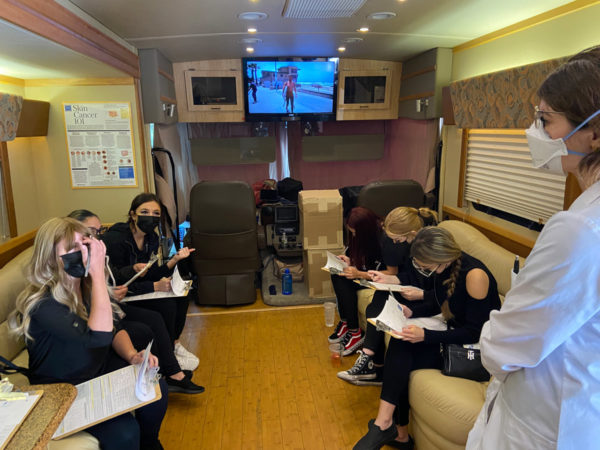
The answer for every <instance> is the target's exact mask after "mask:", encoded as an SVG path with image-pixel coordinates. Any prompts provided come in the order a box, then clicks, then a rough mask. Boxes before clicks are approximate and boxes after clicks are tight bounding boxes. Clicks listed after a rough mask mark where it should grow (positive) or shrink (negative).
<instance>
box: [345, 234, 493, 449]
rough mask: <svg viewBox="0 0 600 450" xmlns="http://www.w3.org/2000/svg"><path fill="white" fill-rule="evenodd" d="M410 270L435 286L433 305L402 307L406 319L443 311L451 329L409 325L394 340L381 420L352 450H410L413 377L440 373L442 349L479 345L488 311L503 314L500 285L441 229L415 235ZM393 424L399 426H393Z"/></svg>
mask: <svg viewBox="0 0 600 450" xmlns="http://www.w3.org/2000/svg"><path fill="white" fill-rule="evenodd" d="M410 255H411V264H412V265H414V267H415V269H416V270H417V271H418V272H419V273H421V274H422V275H423V276H424V277H426V278H431V279H432V282H433V292H432V296H431V298H430V299H428V300H425V301H423V302H419V303H416V302H413V303H411V305H410V307H408V306H406V305H402V309H403V312H404V315H405V316H406V317H407V318H409V317H429V316H434V315H436V314H438V313H440V311H441V312H442V314H443V316H444V318H445V319H446V321H447V324H448V329H447V330H444V331H441V330H432V329H427V328H422V327H419V326H416V325H409V326H407V327H404V328H403V329H402V330H395V332H394V334H395V337H396V338H395V339H390V343H389V346H388V349H387V353H386V358H385V366H384V370H383V386H382V389H381V396H380V401H379V411H378V413H377V417H376V418H375V419H373V420H371V421H369V424H368V432H367V434H365V435H364V436H363V437H362V438H361V439H360V440H359V441H358V442H357V443H356V445H355V446H354V449H356V450H369V449H378V448H380V447H381V446H382V445H389V446H392V447H395V448H401V449H405V450H411V449H412V448H413V446H414V442H413V440H412V438H411V437H410V436H409V435H408V428H407V426H408V412H409V403H408V389H409V383H408V382H409V378H410V373H411V372H412V371H413V370H417V369H440V368H441V366H442V357H441V355H440V344H442V343H444V344H472V343H475V342H478V341H479V334H480V333H481V328H482V327H483V324H484V323H485V321H486V320H488V317H489V314H490V311H492V310H493V309H499V308H500V297H499V296H498V286H497V284H496V280H495V279H494V276H493V275H492V274H491V272H490V271H489V270H488V268H487V267H486V266H485V265H484V264H483V263H482V262H481V261H479V260H478V259H476V258H474V257H472V256H470V255H468V254H466V253H463V252H462V251H461V249H460V247H459V246H458V244H457V243H456V241H455V240H454V238H453V237H452V235H451V234H450V233H449V232H448V231H447V230H444V229H443V228H439V227H425V228H423V229H422V230H421V231H419V233H418V234H417V235H416V237H415V239H414V241H413V243H412V246H411V249H410ZM394 419H395V420H394Z"/></svg>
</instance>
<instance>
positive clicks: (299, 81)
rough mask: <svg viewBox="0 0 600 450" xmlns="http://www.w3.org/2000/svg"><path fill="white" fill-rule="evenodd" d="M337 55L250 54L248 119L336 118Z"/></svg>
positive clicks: (246, 63) (246, 78)
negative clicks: (266, 56) (315, 56)
mask: <svg viewBox="0 0 600 450" xmlns="http://www.w3.org/2000/svg"><path fill="white" fill-rule="evenodd" d="M337 61H338V59H337V58H247V59H244V62H243V70H244V86H245V94H246V95H245V106H246V120H250V121H268V120H299V119H306V120H334V119H335V104H336V94H337V89H336V87H337V84H336V83H337Z"/></svg>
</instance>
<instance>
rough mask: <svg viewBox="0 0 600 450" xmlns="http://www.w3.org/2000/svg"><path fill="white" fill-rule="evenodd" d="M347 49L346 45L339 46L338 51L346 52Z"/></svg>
mask: <svg viewBox="0 0 600 450" xmlns="http://www.w3.org/2000/svg"><path fill="white" fill-rule="evenodd" d="M345 51H346V47H338V52H345Z"/></svg>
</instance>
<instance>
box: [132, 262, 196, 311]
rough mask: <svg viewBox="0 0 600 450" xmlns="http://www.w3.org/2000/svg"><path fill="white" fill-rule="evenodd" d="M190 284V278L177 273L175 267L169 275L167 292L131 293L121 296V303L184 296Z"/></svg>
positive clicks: (177, 270)
mask: <svg viewBox="0 0 600 450" xmlns="http://www.w3.org/2000/svg"><path fill="white" fill-rule="evenodd" d="M191 286H192V281H191V280H184V279H183V278H181V275H180V274H179V269H178V268H177V267H175V271H174V272H173V276H172V277H171V290H170V291H168V292H162V291H158V292H150V293H149V294H140V295H132V296H128V297H125V298H123V300H121V302H122V303H126V302H135V301H139V300H151V299H155V298H168V297H185V296H186V295H188V293H189V291H190V287H191Z"/></svg>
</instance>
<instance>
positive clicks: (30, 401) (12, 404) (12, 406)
mask: <svg viewBox="0 0 600 450" xmlns="http://www.w3.org/2000/svg"><path fill="white" fill-rule="evenodd" d="M28 394H29V397H28V398H27V399H22V400H12V401H6V402H4V401H1V400H0V404H1V405H0V409H4V408H6V409H7V410H5V411H0V417H2V418H3V419H2V422H3V423H4V424H6V421H5V420H6V419H5V415H4V413H8V414H9V415H11V416H13V418H14V419H17V417H18V422H16V423H14V422H13V423H11V424H10V426H11V427H12V430H11V431H10V433H8V435H6V437H5V438H4V436H3V435H0V450H2V449H4V448H6V446H8V444H10V441H11V439H12V438H13V436H14V435H15V434H16V433H17V431H19V428H20V427H21V425H22V424H23V422H25V419H27V416H29V414H30V413H31V411H33V408H34V407H35V405H37V403H38V402H39V400H40V399H41V398H42V395H44V391H42V390H37V391H31V392H28ZM33 396H36V397H35V398H31V397H33ZM23 402H25V403H27V404H26V405H25V404H23ZM25 407H26V408H27V409H26V410H25ZM15 414H16V415H17V416H16V417H15ZM3 438H4V439H3ZM2 439H3V440H2Z"/></svg>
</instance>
